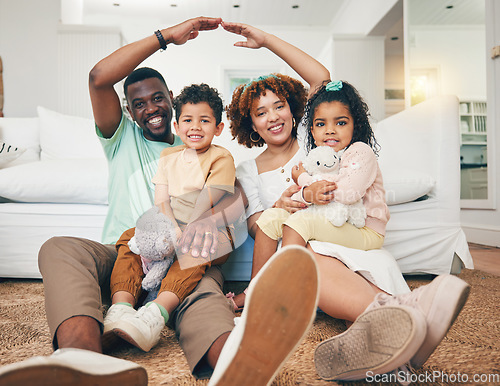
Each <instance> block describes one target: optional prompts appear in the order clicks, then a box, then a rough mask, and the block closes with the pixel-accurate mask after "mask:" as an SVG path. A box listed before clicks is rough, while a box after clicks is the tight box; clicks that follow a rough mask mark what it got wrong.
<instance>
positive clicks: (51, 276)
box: [38, 237, 234, 377]
mask: <svg viewBox="0 0 500 386" xmlns="http://www.w3.org/2000/svg"><path fill="white" fill-rule="evenodd" d="M116 257H117V252H116V249H115V246H114V245H104V244H101V243H98V242H96V241H91V240H86V239H79V238H74V237H54V238H51V239H50V240H48V241H47V242H45V244H43V245H42V247H41V249H40V252H39V255H38V265H39V268H40V272H41V273H42V276H43V284H44V290H45V308H46V314H47V321H48V324H49V329H50V333H51V336H52V342H53V345H54V348H57V347H58V346H57V340H56V331H57V328H58V327H59V325H60V324H61V323H62V322H64V321H65V320H67V319H69V318H71V317H73V316H80V315H85V316H90V317H92V318H94V319H95V320H97V321H98V322H99V323H101V328H102V322H103V312H104V309H105V306H104V305H105V304H106V305H109V304H110V296H109V295H110V293H109V288H110V287H109V278H110V276H111V271H112V269H113V265H114V263H115V260H116ZM223 282H224V278H223V275H222V272H221V269H220V266H212V267H210V268H208V269H207V270H206V272H205V274H204V275H203V277H202V279H201V281H200V282H199V283H198V285H197V286H196V288H195V289H194V291H193V292H192V293H191V294H190V295H189V296H187V297H186V298H185V299H184V301H183V302H182V303H181V304H180V305H179V306H178V307H177V309H176V310H175V312H174V313H173V315H172V318H171V319H172V322H173V325H174V328H175V332H176V335H177V338H178V339H179V343H180V345H181V347H182V349H183V350H184V354H185V355H186V359H187V362H188V364H189V367H190V369H191V372H192V373H193V375H194V376H196V377H207V376H209V375H210V372H211V369H210V368H208V366H207V365H206V363H205V361H202V359H203V358H204V356H205V354H206V353H207V351H208V349H209V348H210V346H211V345H212V344H213V342H214V341H215V340H216V339H217V338H218V337H219V336H221V335H222V334H224V333H226V332H229V331H231V330H232V328H233V327H234V322H233V318H234V314H233V311H232V307H231V305H230V304H229V303H228V302H227V299H226V297H225V296H224V294H223V292H222V285H223Z"/></svg>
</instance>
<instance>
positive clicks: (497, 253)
mask: <svg viewBox="0 0 500 386" xmlns="http://www.w3.org/2000/svg"><path fill="white" fill-rule="evenodd" d="M469 250H470V253H471V255H472V260H473V261H474V268H475V269H478V270H480V271H484V272H488V273H492V274H495V275H498V276H500V248H495V247H489V246H487V245H480V244H473V243H469Z"/></svg>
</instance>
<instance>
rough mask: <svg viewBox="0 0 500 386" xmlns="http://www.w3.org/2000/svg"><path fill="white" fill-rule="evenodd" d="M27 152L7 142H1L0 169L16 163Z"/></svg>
mask: <svg viewBox="0 0 500 386" xmlns="http://www.w3.org/2000/svg"><path fill="white" fill-rule="evenodd" d="M25 151H26V149H20V148H18V147H15V146H12V145H9V144H7V143H5V142H0V168H1V167H4V166H5V165H7V164H8V163H9V162H12V161H14V160H15V159H16V158H17V157H19V156H20V155H21V154H23V153H24V152H25Z"/></svg>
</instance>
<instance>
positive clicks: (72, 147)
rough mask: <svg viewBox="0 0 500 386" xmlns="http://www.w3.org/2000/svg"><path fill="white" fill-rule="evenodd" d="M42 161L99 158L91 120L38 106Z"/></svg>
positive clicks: (97, 143) (100, 154) (101, 153)
mask: <svg viewBox="0 0 500 386" xmlns="http://www.w3.org/2000/svg"><path fill="white" fill-rule="evenodd" d="M38 117H39V119H40V147H41V156H40V157H41V159H42V160H50V159H61V158H63V159H69V158H102V159H104V158H105V156H104V151H103V149H102V146H101V144H100V142H99V139H98V138H97V135H96V133H95V126H94V121H92V120H91V119H86V118H80V117H75V116H71V115H64V114H61V113H58V112H55V111H52V110H48V109H46V108H44V107H41V106H38Z"/></svg>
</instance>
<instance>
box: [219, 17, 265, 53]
mask: <svg viewBox="0 0 500 386" xmlns="http://www.w3.org/2000/svg"><path fill="white" fill-rule="evenodd" d="M221 25H222V28H224V29H225V30H226V31H228V32H232V33H234V34H237V35H241V36H243V37H245V38H246V39H247V40H246V42H243V41H242V42H236V43H234V45H235V47H246V48H261V47H264V45H265V42H266V38H267V35H268V34H267V32H264V31H261V30H260V29H258V28H255V27H252V26H251V25H248V24H243V23H231V22H226V21H223V22H222V23H221Z"/></svg>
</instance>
